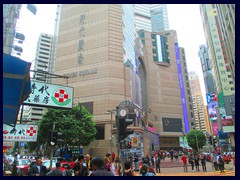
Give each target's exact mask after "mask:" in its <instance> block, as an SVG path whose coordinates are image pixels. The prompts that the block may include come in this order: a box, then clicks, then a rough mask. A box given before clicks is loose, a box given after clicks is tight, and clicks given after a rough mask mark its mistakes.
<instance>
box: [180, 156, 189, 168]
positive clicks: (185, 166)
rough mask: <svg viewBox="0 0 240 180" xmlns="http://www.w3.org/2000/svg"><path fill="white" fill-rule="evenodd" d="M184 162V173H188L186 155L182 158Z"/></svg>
mask: <svg viewBox="0 0 240 180" xmlns="http://www.w3.org/2000/svg"><path fill="white" fill-rule="evenodd" d="M181 159H182V162H183V171H184V172H188V167H187V156H186V155H185V154H183V155H182V157H181Z"/></svg>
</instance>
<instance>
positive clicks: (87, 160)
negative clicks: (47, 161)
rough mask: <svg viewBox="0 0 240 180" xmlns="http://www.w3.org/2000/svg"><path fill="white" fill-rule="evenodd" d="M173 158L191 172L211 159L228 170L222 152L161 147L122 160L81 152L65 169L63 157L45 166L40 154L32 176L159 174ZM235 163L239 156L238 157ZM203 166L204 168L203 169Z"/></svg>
mask: <svg viewBox="0 0 240 180" xmlns="http://www.w3.org/2000/svg"><path fill="white" fill-rule="evenodd" d="M166 156H167V157H169V159H170V160H171V161H172V162H173V161H174V159H175V162H182V164H183V171H184V172H188V171H189V170H188V165H189V164H190V168H191V169H190V170H191V171H194V170H195V171H201V170H202V171H203V172H206V171H207V168H206V162H207V161H210V162H211V164H212V168H214V169H215V170H216V171H220V172H221V173H224V172H225V171H224V169H225V168H224V161H223V157H222V155H221V153H220V152H217V153H215V152H213V153H211V156H210V158H209V157H208V156H207V155H206V154H203V153H200V154H198V153H188V154H186V153H182V152H177V151H173V150H171V151H170V152H169V153H166V152H163V151H159V152H155V153H153V154H152V155H150V156H149V155H148V154H147V155H145V156H144V157H139V156H138V155H137V154H136V153H134V155H133V156H131V155H129V156H128V159H127V161H126V162H124V163H123V162H121V159H119V157H117V156H116V155H115V154H114V153H113V154H110V153H107V154H106V156H105V157H103V158H102V157H91V156H90V155H89V154H87V155H86V156H84V155H82V154H81V155H79V156H78V158H77V159H76V160H75V162H70V163H69V164H67V166H66V167H65V169H64V170H63V169H61V168H60V167H61V164H60V161H57V162H54V163H56V166H55V167H56V168H54V169H52V168H49V167H45V166H44V165H43V164H42V159H41V158H37V159H36V163H35V164H34V165H32V166H31V167H30V168H29V172H28V174H27V175H28V176H155V175H156V173H161V161H165V158H166ZM171 161H170V162H171ZM234 165H235V159H234ZM200 166H201V169H200ZM15 171H16V168H13V174H12V175H16V172H15Z"/></svg>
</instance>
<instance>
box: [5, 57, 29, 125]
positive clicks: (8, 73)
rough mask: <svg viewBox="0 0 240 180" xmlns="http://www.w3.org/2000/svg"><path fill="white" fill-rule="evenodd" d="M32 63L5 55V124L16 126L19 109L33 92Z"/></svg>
mask: <svg viewBox="0 0 240 180" xmlns="http://www.w3.org/2000/svg"><path fill="white" fill-rule="evenodd" d="M30 67H31V63H29V62H26V61H23V60H21V59H19V58H17V57H13V56H11V55H8V54H5V53H3V123H4V124H8V125H15V124H16V121H17V116H18V112H19V108H20V106H21V104H22V103H23V101H25V100H26V99H27V98H28V95H29V94H30V92H31V83H30Z"/></svg>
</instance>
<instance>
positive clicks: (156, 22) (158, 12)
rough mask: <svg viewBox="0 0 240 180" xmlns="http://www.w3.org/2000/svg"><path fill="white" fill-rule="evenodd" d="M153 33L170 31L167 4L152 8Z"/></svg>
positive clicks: (154, 5) (153, 5)
mask: <svg viewBox="0 0 240 180" xmlns="http://www.w3.org/2000/svg"><path fill="white" fill-rule="evenodd" d="M150 15H151V24H152V32H159V31H163V30H169V22H168V11H167V5H166V4H152V5H151V7H150Z"/></svg>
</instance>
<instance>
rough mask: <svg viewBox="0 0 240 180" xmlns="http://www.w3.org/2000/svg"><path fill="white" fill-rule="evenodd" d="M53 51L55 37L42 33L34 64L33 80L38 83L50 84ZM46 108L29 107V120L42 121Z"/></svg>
mask: <svg viewBox="0 0 240 180" xmlns="http://www.w3.org/2000/svg"><path fill="white" fill-rule="evenodd" d="M52 49H53V36H52V35H49V34H44V33H41V34H40V36H39V39H38V43H37V49H36V58H35V64H34V75H33V80H34V81H37V82H46V83H47V82H49V75H48V73H49V71H50V60H51V56H52ZM46 111H47V109H46V108H42V107H34V106H29V107H28V110H27V114H28V117H27V119H28V120H29V121H31V122H32V123H35V122H37V121H39V120H41V119H42V116H43V114H44V113H45V112H46Z"/></svg>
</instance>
